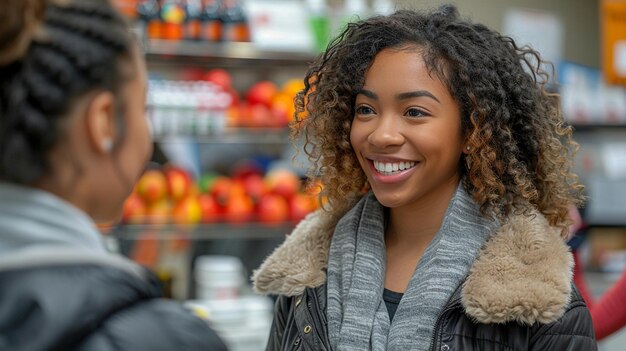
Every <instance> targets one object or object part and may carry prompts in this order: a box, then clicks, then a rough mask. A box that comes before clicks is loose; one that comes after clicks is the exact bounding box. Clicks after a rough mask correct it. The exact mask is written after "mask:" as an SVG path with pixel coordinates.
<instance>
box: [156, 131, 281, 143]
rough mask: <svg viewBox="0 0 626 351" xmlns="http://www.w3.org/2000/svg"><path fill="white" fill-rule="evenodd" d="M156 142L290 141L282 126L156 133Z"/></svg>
mask: <svg viewBox="0 0 626 351" xmlns="http://www.w3.org/2000/svg"><path fill="white" fill-rule="evenodd" d="M154 140H155V142H158V143H181V142H185V143H186V142H190V141H192V142H195V143H198V144H279V145H280V144H288V143H290V142H291V141H290V137H289V130H287V129H282V128H273V129H265V128H262V129H253V128H247V129H246V128H230V129H226V130H225V131H224V132H223V133H220V134H211V135H189V136H187V135H182V136H178V135H172V136H170V135H157V136H155V137H154Z"/></svg>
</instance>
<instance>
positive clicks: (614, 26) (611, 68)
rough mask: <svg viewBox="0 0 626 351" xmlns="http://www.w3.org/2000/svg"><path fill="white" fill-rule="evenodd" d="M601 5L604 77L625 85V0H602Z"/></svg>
mask: <svg viewBox="0 0 626 351" xmlns="http://www.w3.org/2000/svg"><path fill="white" fill-rule="evenodd" d="M601 6H602V8H601V14H600V16H601V22H602V24H601V27H602V71H603V72H604V79H605V80H606V82H607V83H609V84H623V85H626V0H602V5H601Z"/></svg>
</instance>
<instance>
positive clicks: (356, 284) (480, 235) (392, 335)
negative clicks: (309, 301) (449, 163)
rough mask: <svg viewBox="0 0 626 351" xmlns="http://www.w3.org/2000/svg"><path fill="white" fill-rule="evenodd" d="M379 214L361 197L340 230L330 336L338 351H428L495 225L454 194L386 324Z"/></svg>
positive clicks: (371, 199) (331, 266) (331, 271)
mask: <svg viewBox="0 0 626 351" xmlns="http://www.w3.org/2000/svg"><path fill="white" fill-rule="evenodd" d="M384 226H385V224H384V208H383V206H382V205H381V204H380V203H379V202H378V201H377V200H376V198H375V196H374V194H373V193H371V192H370V193H369V194H367V195H365V196H364V197H363V198H362V199H361V200H360V201H359V202H358V203H357V205H356V206H355V207H354V208H352V209H351V210H350V211H349V212H348V213H347V214H346V215H345V216H344V217H343V218H342V219H341V220H340V221H339V223H338V224H337V227H336V228H335V232H334V234H333V238H332V242H331V246H330V254H329V261H328V281H327V289H328V306H327V317H328V330H329V337H330V343H331V346H332V347H333V350H335V351H352V350H354V351H357V350H358V351H363V350H375V351H382V350H428V348H429V347H430V344H431V338H432V335H433V332H434V327H435V323H436V321H437V318H438V316H439V315H440V313H441V312H442V310H443V308H444V306H445V304H446V302H447V301H448V300H449V299H450V297H451V296H452V294H453V293H454V291H455V290H456V289H457V288H458V287H459V286H460V284H462V282H463V280H464V279H465V277H466V276H467V273H468V271H469V269H470V267H471V265H472V263H473V262H474V260H475V258H476V256H477V254H478V252H479V250H480V248H481V247H482V246H483V244H484V242H485V241H486V240H487V238H488V237H489V235H490V234H491V233H492V232H493V231H494V230H495V229H496V227H497V226H498V223H497V221H490V220H488V219H486V218H485V217H483V216H482V215H481V213H480V211H479V207H478V205H477V204H476V203H475V202H474V201H473V200H472V198H471V197H470V196H469V195H468V194H467V193H466V192H465V190H464V189H463V186H462V185H459V187H458V188H457V190H456V192H455V194H454V196H453V198H452V200H451V201H450V204H449V205H448V209H447V210H446V214H445V217H444V220H443V223H442V225H441V228H440V229H439V231H438V233H437V234H436V235H435V237H434V238H433V240H432V242H431V243H430V245H429V246H428V248H427V249H426V251H425V252H424V254H423V256H422V258H421V259H420V261H419V263H418V264H417V268H416V270H415V272H414V273H413V277H412V278H411V281H410V282H409V286H408V288H407V290H406V292H405V294H404V296H403V298H402V300H401V301H400V305H399V306H398V310H397V312H396V315H395V317H394V319H393V323H390V322H389V314H388V313H387V309H386V306H385V303H384V301H383V298H382V294H383V289H384V282H385V262H386V259H385V238H384V233H385V228H384Z"/></svg>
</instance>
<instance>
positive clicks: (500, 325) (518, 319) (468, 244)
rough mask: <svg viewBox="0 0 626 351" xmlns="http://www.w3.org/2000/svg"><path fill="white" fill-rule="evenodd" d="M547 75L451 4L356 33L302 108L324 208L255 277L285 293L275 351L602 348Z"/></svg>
mask: <svg viewBox="0 0 626 351" xmlns="http://www.w3.org/2000/svg"><path fill="white" fill-rule="evenodd" d="M533 62H535V63H536V64H534V63H533ZM541 63H542V61H541V58H540V56H539V54H538V53H537V52H535V51H534V50H532V49H530V48H519V47H518V46H517V45H516V44H515V42H514V41H513V40H512V39H511V38H508V37H504V36H502V35H500V34H499V33H497V32H495V31H493V30H491V29H489V28H487V27H485V26H484V25H482V24H477V23H473V22H471V21H468V20H464V19H461V18H459V16H458V14H457V12H456V9H455V8H454V7H451V6H444V7H442V8H440V9H439V10H436V11H429V12H413V11H399V12H396V13H394V14H392V15H389V16H378V17H373V18H370V19H367V20H363V21H360V22H356V23H350V24H348V25H347V27H346V29H345V30H344V32H343V33H342V34H341V35H340V36H339V37H338V38H336V39H335V40H334V41H333V42H332V43H331V44H330V45H329V47H328V49H327V51H326V52H325V53H324V54H323V55H322V56H321V57H320V58H319V59H318V60H317V62H315V63H314V64H313V66H312V68H311V69H310V71H309V72H308V74H307V76H306V77H305V79H304V82H305V89H304V90H303V91H302V92H301V93H300V94H299V95H298V97H297V99H296V108H297V113H296V115H297V116H306V117H304V118H299V119H297V120H296V122H295V123H294V125H293V127H294V136H295V137H300V136H301V137H303V138H304V139H305V147H304V151H305V152H306V153H307V154H308V156H309V159H310V160H311V162H312V165H313V167H312V170H311V173H312V174H314V175H319V176H320V177H321V179H322V183H323V185H324V191H323V193H322V195H325V196H327V198H328V205H327V206H326V208H325V209H323V210H320V211H318V212H317V213H315V214H313V215H311V216H309V217H308V218H306V219H305V220H304V221H303V222H302V223H300V225H299V226H298V227H297V228H296V229H295V231H294V232H293V233H292V234H291V235H290V236H289V237H288V238H287V240H286V241H285V243H284V244H282V245H281V246H280V247H279V248H278V249H276V251H275V252H274V253H273V254H272V255H271V256H270V257H269V258H268V259H267V260H266V261H265V263H264V264H263V265H262V266H261V267H260V268H259V270H257V271H256V272H255V274H254V281H255V288H256V290H257V291H259V292H263V293H269V294H276V295H279V299H278V301H277V303H276V311H275V321H274V327H273V330H272V334H271V335H270V341H269V344H268V349H269V350H290V349H295V348H297V347H302V348H303V349H306V350H320V349H322V350H355V351H356V350H481V351H484V350H511V349H515V350H548V349H549V350H581V351H582V350H585V351H587V350H594V349H596V348H597V346H596V343H595V340H594V336H593V330H592V327H591V319H590V316H589V311H588V310H587V308H586V306H585V304H584V302H583V301H582V299H581V298H580V295H579V294H578V292H577V291H576V290H575V288H573V287H572V282H571V267H572V257H571V254H570V253H569V252H568V249H567V246H566V245H565V243H564V241H563V236H564V235H565V234H566V232H567V227H568V207H569V206H571V205H576V204H579V203H580V202H581V201H582V196H581V195H580V194H581V190H582V186H581V185H580V184H579V183H578V181H577V177H576V175H574V174H573V173H572V172H571V167H572V154H573V151H574V149H575V144H574V143H573V141H572V140H571V132H572V131H571V129H570V128H569V127H566V126H564V122H563V117H562V116H561V114H560V112H559V110H558V103H557V99H558V97H557V96H555V95H552V94H549V93H548V92H546V90H545V89H544V83H545V82H546V81H547V80H548V77H547V74H546V73H545V72H543V71H542V70H541V68H540V67H541ZM302 302H306V303H302ZM313 330H315V333H313V332H312V331H313Z"/></svg>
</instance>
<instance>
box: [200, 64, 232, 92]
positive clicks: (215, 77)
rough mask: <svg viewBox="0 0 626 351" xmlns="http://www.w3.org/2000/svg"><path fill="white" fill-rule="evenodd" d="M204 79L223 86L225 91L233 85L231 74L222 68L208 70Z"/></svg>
mask: <svg viewBox="0 0 626 351" xmlns="http://www.w3.org/2000/svg"><path fill="white" fill-rule="evenodd" d="M203 79H204V80H206V81H207V82H211V83H213V84H215V85H217V86H219V87H221V88H222V89H224V90H225V91H228V89H229V88H230V87H231V86H232V78H231V77H230V74H229V73H228V72H227V71H226V70H223V69H220V68H214V69H211V70H209V71H207V72H206V73H205V74H204V77H203Z"/></svg>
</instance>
